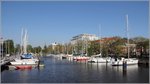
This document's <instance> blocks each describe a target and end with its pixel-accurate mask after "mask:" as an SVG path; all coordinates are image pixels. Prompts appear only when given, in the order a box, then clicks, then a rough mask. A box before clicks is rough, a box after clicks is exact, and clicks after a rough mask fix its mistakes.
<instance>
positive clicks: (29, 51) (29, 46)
mask: <svg viewBox="0 0 150 84" xmlns="http://www.w3.org/2000/svg"><path fill="white" fill-rule="evenodd" d="M27 52H28V53H31V52H33V48H32V45H27Z"/></svg>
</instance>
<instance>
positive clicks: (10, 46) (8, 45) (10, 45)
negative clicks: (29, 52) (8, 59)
mask: <svg viewBox="0 0 150 84" xmlns="http://www.w3.org/2000/svg"><path fill="white" fill-rule="evenodd" d="M4 50H5V53H6V54H13V53H14V42H13V40H10V39H8V40H5V41H4Z"/></svg>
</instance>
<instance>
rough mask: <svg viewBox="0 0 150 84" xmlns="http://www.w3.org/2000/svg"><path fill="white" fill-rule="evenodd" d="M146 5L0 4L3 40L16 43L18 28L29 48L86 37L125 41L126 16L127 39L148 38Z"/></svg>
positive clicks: (49, 2) (108, 3) (35, 2)
mask: <svg viewBox="0 0 150 84" xmlns="http://www.w3.org/2000/svg"><path fill="white" fill-rule="evenodd" d="M148 13H149V2H148V1H70V2H69V1H2V2H1V24H2V29H1V31H2V36H3V38H4V39H13V40H14V42H15V44H18V43H20V40H21V31H22V28H24V29H27V30H28V37H29V39H28V43H29V44H31V45H32V46H38V45H40V46H43V45H45V44H47V45H49V44H51V43H53V42H59V43H65V42H69V41H70V40H71V39H72V37H73V36H76V35H78V34H82V33H87V34H95V35H97V36H99V33H100V31H99V25H101V37H112V36H120V37H126V36H127V35H126V17H125V16H126V15H127V14H128V19H129V36H130V38H133V37H137V36H143V37H148V36H149V32H148V31H149V29H148V28H149V27H148V20H149V19H148V16H149V15H148Z"/></svg>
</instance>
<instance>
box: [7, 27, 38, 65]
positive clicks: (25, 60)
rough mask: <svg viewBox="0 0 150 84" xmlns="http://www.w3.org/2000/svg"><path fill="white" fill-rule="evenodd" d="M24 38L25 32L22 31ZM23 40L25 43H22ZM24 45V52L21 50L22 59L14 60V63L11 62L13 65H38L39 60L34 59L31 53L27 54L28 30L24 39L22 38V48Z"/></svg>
mask: <svg viewBox="0 0 150 84" xmlns="http://www.w3.org/2000/svg"><path fill="white" fill-rule="evenodd" d="M22 36H23V31H22ZM22 40H23V41H22ZM22 45H23V52H22V48H21V54H22V55H21V59H14V61H12V62H10V63H11V64H12V65H28V64H37V63H38V61H39V60H38V59H36V58H33V55H32V54H31V53H27V30H26V31H25V35H24V37H23V39H22V37H21V46H22Z"/></svg>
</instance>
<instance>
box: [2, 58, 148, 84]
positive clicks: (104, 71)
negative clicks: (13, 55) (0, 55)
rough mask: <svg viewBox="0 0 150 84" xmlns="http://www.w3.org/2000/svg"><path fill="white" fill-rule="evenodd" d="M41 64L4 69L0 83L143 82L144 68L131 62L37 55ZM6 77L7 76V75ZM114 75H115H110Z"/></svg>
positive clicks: (144, 78)
mask: <svg viewBox="0 0 150 84" xmlns="http://www.w3.org/2000/svg"><path fill="white" fill-rule="evenodd" d="M41 59H42V60H43V61H44V62H43V63H44V66H43V65H41V66H40V67H35V68H32V69H18V70H4V71H2V72H1V82H2V83H26V82H28V83H147V82H148V81H149V75H148V74H147V73H148V72H149V68H148V67H143V66H138V65H131V66H127V67H122V66H111V65H110V64H107V63H88V62H84V61H82V62H79V61H70V60H67V59H59V58H56V57H53V56H44V57H42V58H41ZM8 76H9V77H8ZM114 76H115V77H114Z"/></svg>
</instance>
